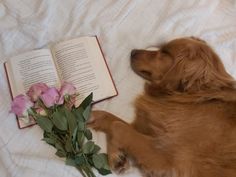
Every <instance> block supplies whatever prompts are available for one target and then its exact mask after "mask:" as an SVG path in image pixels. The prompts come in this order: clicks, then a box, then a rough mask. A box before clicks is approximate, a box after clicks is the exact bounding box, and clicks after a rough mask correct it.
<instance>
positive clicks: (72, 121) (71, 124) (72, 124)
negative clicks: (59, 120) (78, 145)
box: [65, 109, 77, 135]
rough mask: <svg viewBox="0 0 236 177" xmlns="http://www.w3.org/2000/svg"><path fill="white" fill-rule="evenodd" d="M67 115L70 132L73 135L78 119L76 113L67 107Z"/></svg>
mask: <svg viewBox="0 0 236 177" xmlns="http://www.w3.org/2000/svg"><path fill="white" fill-rule="evenodd" d="M65 115H66V117H67V120H68V124H69V130H70V134H71V135H73V132H74V130H75V129H76V126H77V120H76V118H75V116H74V114H72V112H70V111H68V110H67V109H65Z"/></svg>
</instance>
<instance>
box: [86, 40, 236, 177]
mask: <svg viewBox="0 0 236 177" xmlns="http://www.w3.org/2000/svg"><path fill="white" fill-rule="evenodd" d="M131 66H132V68H133V70H134V71H135V72H136V73H137V74H138V75H140V76H141V77H143V78H144V79H146V80H147V83H146V85H145V93H144V94H143V95H141V96H139V97H138V98H137V100H136V102H135V107H136V118H135V121H134V122H133V123H132V124H128V123H126V122H124V121H122V120H121V119H119V118H118V117H116V116H115V115H113V114H111V113H108V112H105V111H94V112H93V115H92V118H91V120H90V122H89V123H88V125H89V126H91V127H92V128H94V129H95V130H100V131H103V132H105V133H106V134H107V141H108V156H109V162H110V164H111V167H112V168H113V170H116V171H118V172H123V171H125V170H126V169H127V168H128V166H129V161H128V160H127V158H132V159H133V161H134V165H136V166H137V167H138V168H139V169H140V170H141V172H142V173H143V176H156V177H236V90H235V88H234V86H235V81H234V80H233V78H232V77H231V76H230V75H229V74H228V73H227V72H226V71H225V68H224V66H223V64H222V62H221V61H220V58H219V57H218V56H217V54H216V53H215V52H214V51H213V50H212V49H211V48H210V47H209V46H208V45H207V44H206V42H204V41H202V40H200V39H197V38H193V37H190V38H180V39H176V40H173V41H170V42H169V43H167V44H165V45H163V46H162V47H161V49H160V50H159V51H145V50H133V51H132V53H131Z"/></svg>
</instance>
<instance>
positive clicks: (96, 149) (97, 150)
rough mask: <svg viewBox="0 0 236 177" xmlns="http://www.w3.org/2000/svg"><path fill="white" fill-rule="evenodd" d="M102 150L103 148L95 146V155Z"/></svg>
mask: <svg viewBox="0 0 236 177" xmlns="http://www.w3.org/2000/svg"><path fill="white" fill-rule="evenodd" d="M100 150H101V148H100V147H99V146H98V145H96V144H95V145H94V149H93V153H94V154H96V153H98V152H99V151H100Z"/></svg>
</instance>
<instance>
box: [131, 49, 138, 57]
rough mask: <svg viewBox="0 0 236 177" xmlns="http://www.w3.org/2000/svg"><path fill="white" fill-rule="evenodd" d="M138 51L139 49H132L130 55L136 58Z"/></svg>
mask: <svg viewBox="0 0 236 177" xmlns="http://www.w3.org/2000/svg"><path fill="white" fill-rule="evenodd" d="M137 51H138V50H132V51H131V55H130V56H131V58H134V56H135V55H136V54H137V53H138V52H137Z"/></svg>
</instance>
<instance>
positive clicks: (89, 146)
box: [82, 141, 94, 154]
mask: <svg viewBox="0 0 236 177" xmlns="http://www.w3.org/2000/svg"><path fill="white" fill-rule="evenodd" d="M82 150H83V152H84V153H85V154H91V153H93V150H94V142H93V141H88V142H86V143H85V144H84V145H83V147H82Z"/></svg>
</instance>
